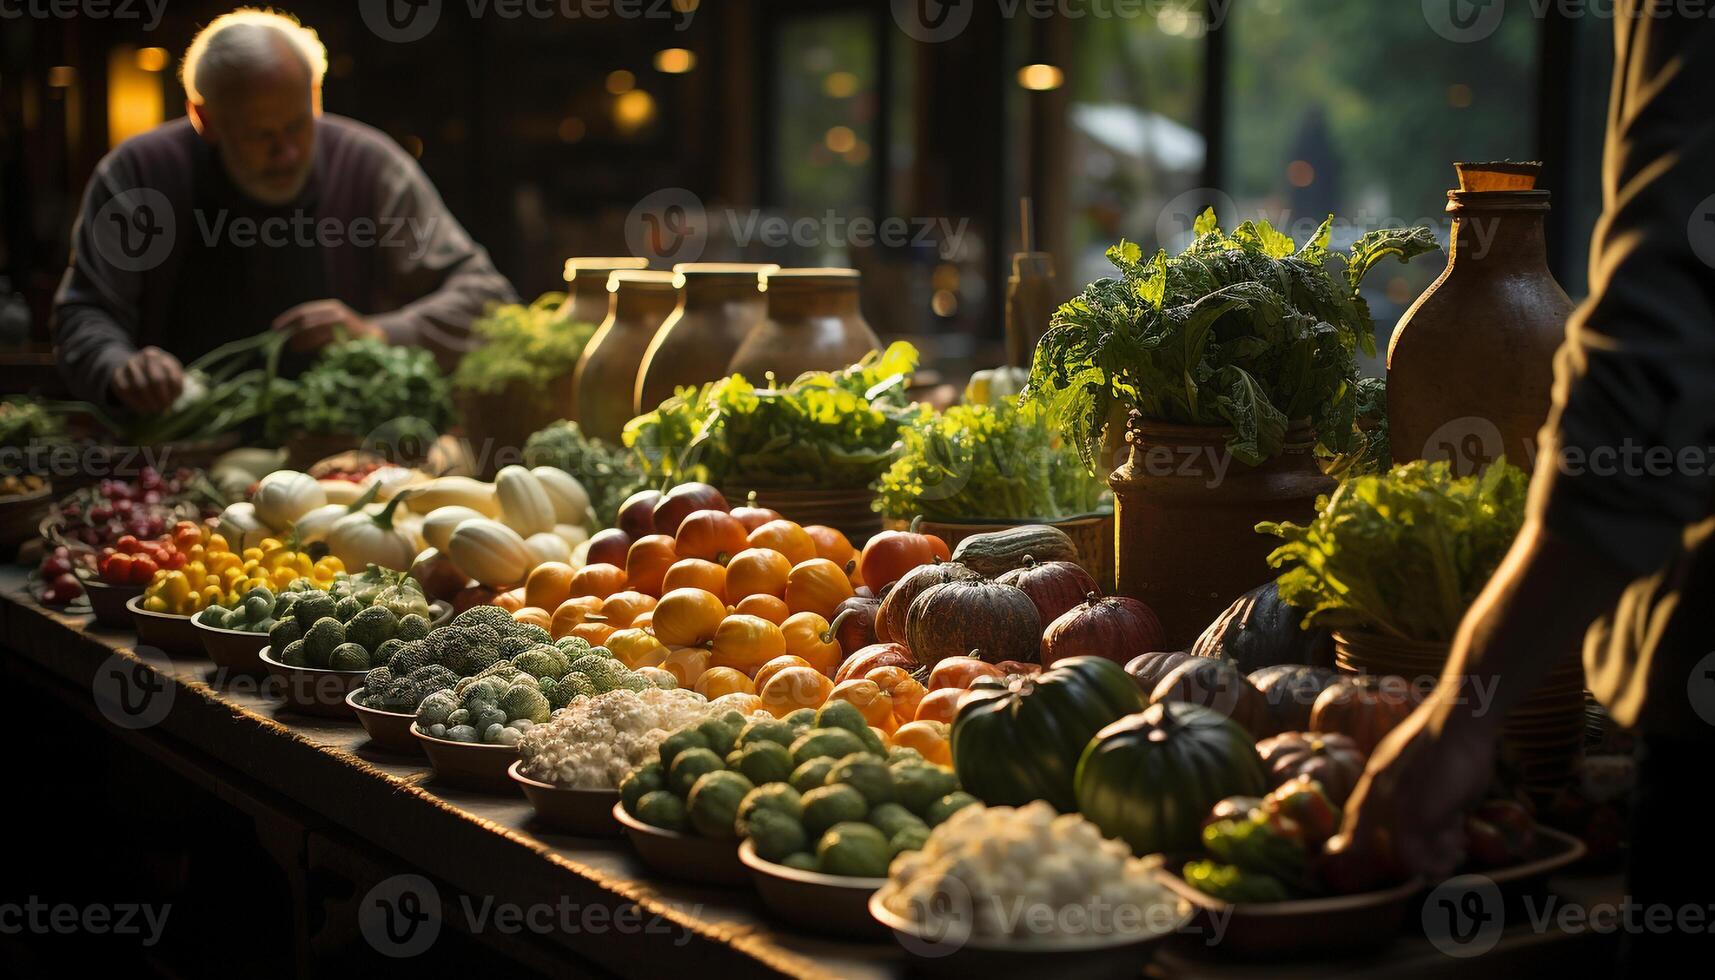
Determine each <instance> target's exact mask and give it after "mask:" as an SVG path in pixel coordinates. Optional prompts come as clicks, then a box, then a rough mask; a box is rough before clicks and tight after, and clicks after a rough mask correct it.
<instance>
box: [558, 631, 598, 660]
mask: <svg viewBox="0 0 1715 980" xmlns="http://www.w3.org/2000/svg"><path fill="white" fill-rule="evenodd" d="M554 645H555V646H557V647H559V648H560V649H561V650H562V651H563V652H564V653H565V654H566V656H568V657H571V658H573V659H576V658H577V657H579V656H582V655H583V654H586V653H589V652H590V641H588V640H586V639H584V638H583V637H581V636H562V637H560V638H559V639H557V640H555V641H554Z"/></svg>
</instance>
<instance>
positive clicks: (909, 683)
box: [863, 667, 929, 722]
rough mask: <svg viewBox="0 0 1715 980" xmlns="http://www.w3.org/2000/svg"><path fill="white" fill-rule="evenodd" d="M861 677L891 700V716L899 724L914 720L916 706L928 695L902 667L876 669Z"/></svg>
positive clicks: (927, 690) (926, 689) (927, 691)
mask: <svg viewBox="0 0 1715 980" xmlns="http://www.w3.org/2000/svg"><path fill="white" fill-rule="evenodd" d="M863 676H864V680H869V681H874V682H875V683H876V684H878V685H880V687H881V689H882V690H883V691H885V692H886V693H887V695H888V696H889V697H891V698H893V716H894V718H896V719H898V720H899V721H900V722H907V721H911V720H913V719H915V718H916V717H917V705H918V704H919V703H920V702H921V701H922V700H923V696H924V695H925V694H928V693H929V689H928V688H926V687H924V686H923V685H922V684H920V683H918V681H917V678H915V677H912V676H911V672H910V671H908V670H906V669H905V668H904V667H877V668H875V669H874V670H872V671H870V672H869V673H867V674H865V675H863Z"/></svg>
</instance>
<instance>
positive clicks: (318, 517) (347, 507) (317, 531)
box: [292, 504, 361, 545]
mask: <svg viewBox="0 0 1715 980" xmlns="http://www.w3.org/2000/svg"><path fill="white" fill-rule="evenodd" d="M359 510H361V508H359ZM351 513H353V511H352V509H351V504H327V505H325V506H322V507H317V508H316V509H315V510H312V511H310V512H309V513H308V514H305V515H304V516H302V517H300V518H298V519H297V521H296V522H295V523H293V525H292V532H293V533H294V534H296V535H297V536H298V543H299V544H300V545H312V544H315V543H317V542H318V541H326V540H327V537H328V532H329V531H331V530H333V526H334V525H335V524H338V523H339V522H340V521H341V520H342V519H343V518H345V517H346V516H347V515H349V514H351Z"/></svg>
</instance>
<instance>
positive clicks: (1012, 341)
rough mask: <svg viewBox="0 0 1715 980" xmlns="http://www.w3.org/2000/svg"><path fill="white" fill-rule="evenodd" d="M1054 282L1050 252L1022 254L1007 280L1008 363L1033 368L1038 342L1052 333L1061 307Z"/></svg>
mask: <svg viewBox="0 0 1715 980" xmlns="http://www.w3.org/2000/svg"><path fill="white" fill-rule="evenodd" d="M1061 298H1062V297H1060V295H1059V289H1058V287H1057V286H1056V285H1055V282H1054V257H1053V256H1052V255H1049V254H1048V253H1047V252H1018V253H1016V254H1015V255H1013V257H1012V275H1011V276H1010V277H1008V278H1007V280H1006V363H1008V364H1010V365H1012V366H1013V367H1018V368H1025V369H1026V370H1028V369H1029V368H1030V363H1031V361H1032V360H1034V359H1035V356H1036V342H1037V341H1039V340H1041V339H1042V335H1043V334H1045V333H1047V332H1048V321H1049V320H1050V319H1052V318H1053V316H1054V311H1055V310H1057V309H1059V308H1060V300H1061Z"/></svg>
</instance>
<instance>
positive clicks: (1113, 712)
mask: <svg viewBox="0 0 1715 980" xmlns="http://www.w3.org/2000/svg"><path fill="white" fill-rule="evenodd" d="M1143 706H1144V700H1143V692H1141V691H1139V690H1138V688H1137V683H1136V682H1135V681H1133V680H1132V679H1131V676H1130V675H1129V674H1127V673H1126V672H1125V669H1124V668H1122V667H1120V666H1119V665H1118V664H1116V663H1114V662H1113V661H1111V660H1106V659H1103V658H1101V657H1072V658H1070V659H1067V660H1062V661H1060V662H1059V663H1058V664H1055V665H1054V666H1053V667H1052V668H1051V669H1048V670H1045V671H1043V672H1042V673H1040V674H1036V675H1034V676H1027V677H1019V678H1016V679H1014V680H1012V681H1011V682H1009V683H1007V684H1005V685H1001V684H977V685H973V686H972V688H971V693H970V694H968V695H966V696H965V699H964V702H963V703H962V704H960V706H959V713H958V715H956V716H955V717H954V719H953V734H952V748H953V767H954V769H956V770H957V771H958V774H959V783H960V785H962V786H963V787H964V788H965V791H966V792H968V793H971V794H972V795H974V796H976V797H977V798H978V799H980V800H982V801H983V802H984V803H988V804H991V805H995V806H1021V805H1023V804H1025V803H1029V802H1030V801H1032V800H1047V801H1048V802H1049V803H1052V804H1053V805H1054V806H1055V807H1056V808H1058V809H1059V810H1061V811H1062V812H1071V811H1072V810H1074V809H1076V798H1075V796H1074V792H1073V776H1074V774H1075V773H1076V771H1077V766H1078V759H1079V757H1080V756H1082V755H1083V752H1084V747H1085V746H1086V745H1088V744H1089V742H1090V739H1091V737H1092V736H1094V735H1095V734H1096V732H1098V731H1100V730H1101V729H1102V727H1103V726H1105V725H1108V724H1110V723H1112V722H1113V721H1115V720H1117V719H1120V718H1123V717H1125V716H1126V715H1128V714H1131V713H1132V712H1135V711H1139V710H1141V709H1142V708H1143ZM1265 788H1266V787H1265ZM1258 795H1260V791H1259V793H1258Z"/></svg>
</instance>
